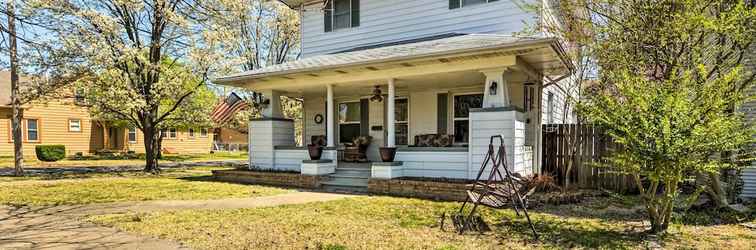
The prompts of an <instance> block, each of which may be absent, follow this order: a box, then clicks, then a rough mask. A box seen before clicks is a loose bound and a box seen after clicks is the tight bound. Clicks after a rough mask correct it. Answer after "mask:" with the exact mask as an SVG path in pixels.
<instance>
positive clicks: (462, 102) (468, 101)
mask: <svg viewBox="0 0 756 250" xmlns="http://www.w3.org/2000/svg"><path fill="white" fill-rule="evenodd" d="M481 107H483V94H473V95H455V96H454V142H455V143H462V144H466V143H468V142H469V140H470V123H469V120H470V109H474V108H481Z"/></svg>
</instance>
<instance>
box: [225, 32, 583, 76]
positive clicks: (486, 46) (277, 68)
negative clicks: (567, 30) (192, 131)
mask: <svg viewBox="0 0 756 250" xmlns="http://www.w3.org/2000/svg"><path fill="white" fill-rule="evenodd" d="M535 44H549V45H551V46H552V47H554V46H557V47H559V43H558V42H557V40H556V39H554V38H539V37H513V36H508V35H496V34H468V35H460V36H451V37H442V38H440V39H435V40H429V41H421V42H414V43H406V44H398V45H394V44H388V46H384V47H376V48H368V49H362V50H355V51H347V52H342V53H336V54H327V55H319V56H313V57H308V58H305V59H301V60H297V61H291V62H286V63H282V64H278V65H272V66H268V67H265V68H261V69H256V70H250V71H246V72H242V73H238V74H233V75H228V76H223V77H219V78H217V79H215V80H214V82H215V83H219V84H231V83H233V82H238V81H245V80H252V79H257V78H263V77H270V76H280V75H287V74H294V73H306V72H312V71H320V70H329V69H337V68H341V67H352V66H362V65H370V64H376V63H389V62H398V61H404V60H414V59H423V58H430V57H435V56H444V55H450V54H458V53H475V52H481V51H488V50H496V49H508V48H515V47H519V46H527V45H535ZM554 50H555V52H556V53H557V54H560V55H559V56H560V57H562V58H564V57H563V55H562V53H564V52H563V50H562V49H561V48H554ZM562 63H563V64H565V65H564V66H565V67H566V68H569V67H571V65H570V64H569V62H566V61H564V60H562Z"/></svg>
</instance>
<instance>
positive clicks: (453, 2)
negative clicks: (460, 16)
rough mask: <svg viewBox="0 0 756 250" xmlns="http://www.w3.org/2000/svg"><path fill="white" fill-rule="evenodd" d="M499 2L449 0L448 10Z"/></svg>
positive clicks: (493, 0) (492, 0)
mask: <svg viewBox="0 0 756 250" xmlns="http://www.w3.org/2000/svg"><path fill="white" fill-rule="evenodd" d="M496 1H499V0H449V9H457V8H460V7H466V6H470V5H475V4H482V3H490V2H496Z"/></svg>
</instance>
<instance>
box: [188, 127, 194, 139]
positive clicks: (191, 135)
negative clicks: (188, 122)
mask: <svg viewBox="0 0 756 250" xmlns="http://www.w3.org/2000/svg"><path fill="white" fill-rule="evenodd" d="M189 137H191V138H194V129H193V128H190V129H189Z"/></svg>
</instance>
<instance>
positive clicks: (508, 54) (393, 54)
mask: <svg viewBox="0 0 756 250" xmlns="http://www.w3.org/2000/svg"><path fill="white" fill-rule="evenodd" d="M562 58H564V55H563V51H562V50H561V47H560V46H559V44H558V42H557V41H556V40H555V39H552V38H514V37H511V36H503V35H488V34H487V35H480V34H474V35H462V36H456V37H449V38H442V39H438V40H432V41H424V42H417V43H411V44H403V45H395V46H387V47H381V48H374V49H366V50H359V51H352V52H344V53H338V54H331V55H320V56H314V57H310V58H306V59H302V60H298V61H293V62H288V63H284V64H280V65H274V66H271V67H266V68H263V69H259V70H254V71H247V72H243V73H240V74H235V75H230V76H225V77H221V78H218V79H215V82H216V83H218V84H223V85H230V86H236V87H244V88H249V89H253V90H258V91H260V90H271V89H276V90H282V91H286V92H307V91H308V89H310V88H319V89H322V88H323V86H324V85H325V84H334V85H338V86H339V87H340V88H343V87H344V86H347V85H355V86H362V87H364V86H370V85H379V84H381V83H384V84H385V81H386V80H387V79H389V78H394V79H397V81H398V82H413V83H415V84H423V82H435V83H439V81H434V78H437V79H445V80H446V81H444V82H457V83H459V82H465V81H470V80H473V78H475V77H480V76H478V75H479V74H471V73H475V72H479V71H480V70H485V69H492V68H501V69H504V68H507V69H510V70H516V71H520V72H523V73H527V74H528V75H531V76H533V77H536V78H537V77H540V76H543V75H556V74H563V73H565V72H567V71H568V70H567V69H568V67H570V65H569V64H568V63H566V62H565V61H564V60H563V59H562ZM475 80H477V79H475ZM477 82H481V81H477Z"/></svg>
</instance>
